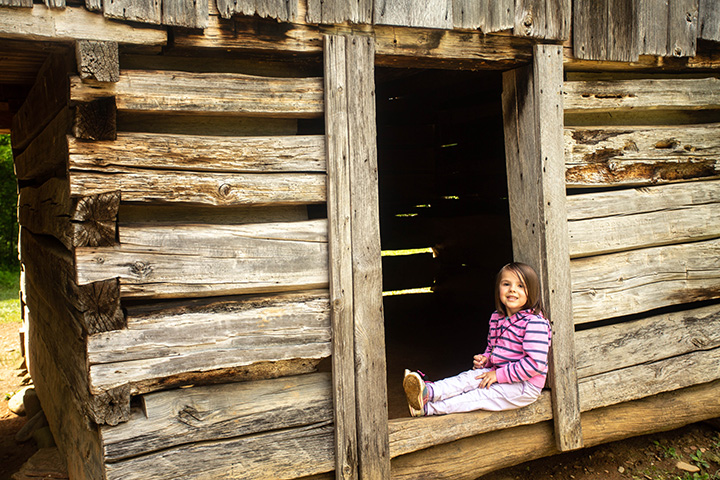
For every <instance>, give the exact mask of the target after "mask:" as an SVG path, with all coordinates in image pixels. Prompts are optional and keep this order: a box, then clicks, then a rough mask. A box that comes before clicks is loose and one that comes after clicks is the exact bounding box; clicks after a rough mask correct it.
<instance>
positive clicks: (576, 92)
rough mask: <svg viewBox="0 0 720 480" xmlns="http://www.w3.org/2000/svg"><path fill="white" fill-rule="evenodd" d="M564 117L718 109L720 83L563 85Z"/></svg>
mask: <svg viewBox="0 0 720 480" xmlns="http://www.w3.org/2000/svg"><path fill="white" fill-rule="evenodd" d="M564 93H565V113H566V114H568V113H581V112H584V111H592V112H604V111H610V110H612V111H619V110H629V109H635V110H638V109H645V110H649V109H671V110H698V109H717V108H720V79H717V78H714V77H709V78H688V79H658V80H646V79H633V80H614V81H585V82H580V81H578V82H565V87H564Z"/></svg>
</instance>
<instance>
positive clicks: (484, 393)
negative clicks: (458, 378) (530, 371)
mask: <svg viewBox="0 0 720 480" xmlns="http://www.w3.org/2000/svg"><path fill="white" fill-rule="evenodd" d="M476 371H477V370H476ZM540 393H541V390H540V389H539V388H538V387H536V386H535V385H533V384H531V383H528V382H524V383H494V384H492V385H490V386H489V387H488V388H475V389H473V390H470V391H466V392H464V393H462V394H460V395H456V396H454V397H450V398H447V399H445V400H440V401H431V402H428V404H427V414H428V415H443V414H446V413H459V412H471V411H473V410H490V411H500V410H511V409H513V408H520V407H524V406H526V405H530V404H531V403H533V402H534V401H535V400H537V398H538V397H539V396H540Z"/></svg>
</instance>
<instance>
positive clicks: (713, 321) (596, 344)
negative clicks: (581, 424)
mask: <svg viewBox="0 0 720 480" xmlns="http://www.w3.org/2000/svg"><path fill="white" fill-rule="evenodd" d="M575 344H576V345H577V352H578V353H577V366H578V377H579V378H585V377H590V376H592V375H597V374H600V373H605V372H609V371H611V370H618V369H622V368H625V367H631V366H633V365H637V364H638V363H640V361H642V362H643V363H645V362H655V361H658V360H663V359H666V358H672V357H677V356H679V355H683V354H686V353H690V352H694V351H700V350H708V349H713V348H717V347H720V313H718V310H717V307H715V306H710V307H703V308H698V309H693V310H687V311H682V312H675V313H669V314H666V315H656V316H653V317H649V318H644V319H641V320H635V321H632V322H629V323H619V324H615V325H607V326H604V327H598V328H592V329H587V330H581V331H579V332H577V333H576V334H575ZM693 368H695V367H693ZM644 384H645V383H644V381H643V382H641V385H643V387H642V388H644ZM612 389H613V390H614V389H615V387H613V388H612Z"/></svg>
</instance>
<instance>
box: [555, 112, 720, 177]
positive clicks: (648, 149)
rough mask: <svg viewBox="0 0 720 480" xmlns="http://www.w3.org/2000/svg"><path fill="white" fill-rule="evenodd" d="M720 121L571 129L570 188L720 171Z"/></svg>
mask: <svg viewBox="0 0 720 480" xmlns="http://www.w3.org/2000/svg"><path fill="white" fill-rule="evenodd" d="M718 132H720V124H709V125H683V126H682V127H678V126H671V127H572V128H566V129H565V161H566V168H567V169H566V172H565V179H566V182H567V185H568V187H570V188H572V187H599V186H602V187H605V186H610V185H649V184H657V183H667V182H677V181H683V180H695V179H699V178H708V177H709V178H713V177H714V178H717V177H718V176H720V166H719V165H720V164H719V163H718V158H719V157H720V142H719V141H718Z"/></svg>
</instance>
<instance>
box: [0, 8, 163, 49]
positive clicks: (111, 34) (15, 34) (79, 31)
mask: <svg viewBox="0 0 720 480" xmlns="http://www.w3.org/2000/svg"><path fill="white" fill-rule="evenodd" d="M108 3H109V2H108ZM0 35H1V36H2V37H4V38H17V39H23V40H40V41H43V40H44V41H52V42H73V41H75V40H97V41H108V42H118V43H128V44H140V45H165V44H166V43H167V31H166V30H165V29H164V28H152V27H147V26H143V27H136V26H132V25H130V24H127V23H121V22H114V21H112V20H107V19H106V18H103V17H102V16H101V15H97V14H95V13H92V12H90V11H88V10H86V9H85V8H84V7H66V8H64V9H62V10H56V9H51V8H47V7H46V6H44V5H40V4H34V5H33V6H32V8H0Z"/></svg>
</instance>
